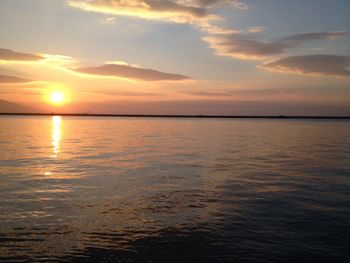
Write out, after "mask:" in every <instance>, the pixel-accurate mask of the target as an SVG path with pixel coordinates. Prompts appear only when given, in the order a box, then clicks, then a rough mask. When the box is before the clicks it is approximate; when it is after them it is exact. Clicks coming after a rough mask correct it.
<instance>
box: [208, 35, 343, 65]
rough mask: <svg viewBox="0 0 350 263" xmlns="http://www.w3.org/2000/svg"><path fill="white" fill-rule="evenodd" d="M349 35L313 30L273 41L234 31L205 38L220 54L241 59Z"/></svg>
mask: <svg viewBox="0 0 350 263" xmlns="http://www.w3.org/2000/svg"><path fill="white" fill-rule="evenodd" d="M344 35H347V33H345V32H313V33H305V34H298V35H292V36H287V37H284V38H279V39H276V40H274V41H271V42H263V41H260V40H258V39H256V37H257V34H246V33H233V34H223V35H213V36H209V37H205V38H204V40H205V41H207V42H208V43H209V44H210V47H211V48H213V49H215V50H216V51H217V53H218V54H219V55H223V56H230V57H234V58H239V59H261V58H264V57H268V56H273V55H279V54H283V53H285V51H286V49H289V48H296V47H298V46H300V45H301V44H303V43H305V42H309V41H315V40H334V39H337V38H338V37H341V36H344Z"/></svg>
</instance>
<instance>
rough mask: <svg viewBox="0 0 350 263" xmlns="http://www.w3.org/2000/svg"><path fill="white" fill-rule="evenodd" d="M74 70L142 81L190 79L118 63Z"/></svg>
mask: <svg viewBox="0 0 350 263" xmlns="http://www.w3.org/2000/svg"><path fill="white" fill-rule="evenodd" d="M74 71H76V72H80V73H84V74H91V75H99V76H110V77H120V78H128V79H138V80H144V81H161V80H189V79H191V78H190V77H187V76H184V75H178V74H171V73H165V72H160V71H157V70H153V69H146V68H139V67H133V66H128V65H120V64H105V65H102V66H97V67H82V68H75V69H74Z"/></svg>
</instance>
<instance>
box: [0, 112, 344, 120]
mask: <svg viewBox="0 0 350 263" xmlns="http://www.w3.org/2000/svg"><path fill="white" fill-rule="evenodd" d="M6 115H7V116H63V117H65V116H67V117H70V116H71V117H124V118H202V119H205V118H208V119H215V118H217V119H344V120H350V116H324V115H212V114H208V115H206V114H112V113H59V112H57V113H55V112H50V113H35V112H32V113H24V112H23V113H16V112H0V116H6Z"/></svg>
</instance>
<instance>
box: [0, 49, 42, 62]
mask: <svg viewBox="0 0 350 263" xmlns="http://www.w3.org/2000/svg"><path fill="white" fill-rule="evenodd" d="M40 59H44V57H42V56H39V55H36V54H29V53H20V52H16V51H13V50H11V49H5V48H0V60H13V61H35V60H40Z"/></svg>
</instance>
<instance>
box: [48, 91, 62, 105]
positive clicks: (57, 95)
mask: <svg viewBox="0 0 350 263" xmlns="http://www.w3.org/2000/svg"><path fill="white" fill-rule="evenodd" d="M50 101H51V102H52V103H54V104H61V103H63V102H64V101H65V96H64V93H63V92H62V91H53V92H52V93H51V94H50Z"/></svg>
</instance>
